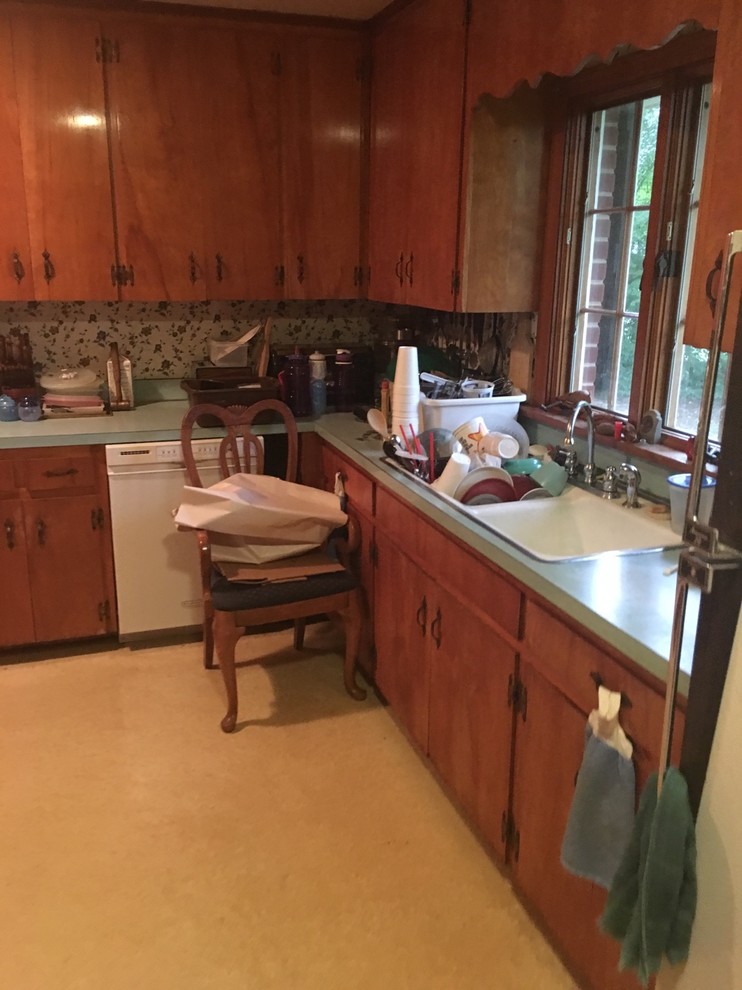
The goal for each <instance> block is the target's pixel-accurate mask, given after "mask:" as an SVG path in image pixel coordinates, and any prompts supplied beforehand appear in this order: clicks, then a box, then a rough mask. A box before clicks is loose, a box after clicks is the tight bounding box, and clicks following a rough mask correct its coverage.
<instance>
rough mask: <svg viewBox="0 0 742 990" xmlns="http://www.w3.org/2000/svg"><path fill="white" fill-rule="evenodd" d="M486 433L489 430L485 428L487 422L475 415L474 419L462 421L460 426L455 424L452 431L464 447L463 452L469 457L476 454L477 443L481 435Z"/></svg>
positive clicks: (483, 435)
mask: <svg viewBox="0 0 742 990" xmlns="http://www.w3.org/2000/svg"><path fill="white" fill-rule="evenodd" d="M488 433H489V430H488V429H487V424H486V423H485V422H484V420H483V419H482V417H481V416H475V418H474V419H468V420H467V421H466V422H465V423H462V424H461V426H457V427H456V429H455V430H454V431H453V435H454V436H455V437H456V439H457V440H458V441H459V443H460V444H461V446H462V447H463V448H464V453H466V454H468V455H469V456H470V457H471V456H472V455H474V454H476V452H477V444H478V443H479V441H480V440H481V439H482V437H485V436H487V434H488Z"/></svg>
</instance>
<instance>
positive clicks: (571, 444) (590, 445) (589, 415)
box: [562, 399, 595, 485]
mask: <svg viewBox="0 0 742 990" xmlns="http://www.w3.org/2000/svg"><path fill="white" fill-rule="evenodd" d="M583 409H584V410H585V420H586V422H587V464H585V467H584V468H583V469H582V476H583V478H584V479H585V482H586V483H587V484H588V485H591V484H592V483H593V481H594V480H595V460H594V458H595V431H594V428H593V410H592V406H591V405H590V403H589V402H587V401H586V400H585V399H580V401H579V402H578V403H577V405H576V406H575V407H574V409H573V410H572V415H571V417H570V420H569V423H568V424H567V432H566V434H565V437H564V441H563V444H562V446H563V449H564V450H566V452H567V459H566V461H565V462H564V466H565V467H566V469H567V474H568V475H569V477H570V478H574V477H575V475H576V474H577V467H578V465H577V451H576V450H575V440H574V432H575V423H576V422H577V420H578V419H579V416H580V413H581V412H582V411H583Z"/></svg>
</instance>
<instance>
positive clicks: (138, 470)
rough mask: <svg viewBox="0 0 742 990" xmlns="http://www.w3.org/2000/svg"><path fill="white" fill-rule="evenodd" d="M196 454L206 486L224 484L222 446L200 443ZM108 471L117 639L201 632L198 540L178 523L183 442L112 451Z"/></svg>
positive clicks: (121, 446) (115, 446) (213, 442)
mask: <svg viewBox="0 0 742 990" xmlns="http://www.w3.org/2000/svg"><path fill="white" fill-rule="evenodd" d="M193 451H194V455H195V457H196V459H197V460H198V461H200V462H206V464H207V466H206V467H205V468H202V469H201V470H202V471H205V475H203V474H202V478H203V481H204V484H205V485H209V484H213V483H214V482H216V481H218V480H219V468H218V464H217V457H218V452H219V440H218V439H216V440H194V441H193ZM212 464H213V466H211V465H212ZM106 465H107V470H108V489H109V495H110V500H111V530H112V533H113V557H114V568H115V574H116V602H117V605H118V618H119V639H120V640H126V639H136V638H137V637H138V636H143V635H145V634H151V633H157V632H166V631H167V630H174V629H193V628H197V627H199V626H200V625H201V622H202V620H203V610H202V605H201V577H200V573H199V561H198V548H197V544H196V537H195V536H194V535H193V533H184V532H179V531H178V530H177V529H176V528H175V523H174V522H173V509H177V507H178V506H179V505H180V502H181V496H182V493H183V485H184V484H186V473H185V466H184V464H183V457H182V453H181V447H180V442H179V441H173V442H170V443H168V442H155V443H116V444H109V445H108V446H107V447H106Z"/></svg>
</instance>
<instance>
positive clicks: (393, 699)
mask: <svg viewBox="0 0 742 990" xmlns="http://www.w3.org/2000/svg"><path fill="white" fill-rule="evenodd" d="M376 547H377V566H376V577H375V609H374V640H375V643H376V683H377V685H378V687H379V690H380V691H381V693H382V694H383V695H384V697H385V698H386V700H387V701H388V702H389V704H390V706H391V708H392V710H393V711H394V713H395V715H396V716H397V718H398V719H399V721H400V722H401V723H402V725H403V726H404V728H405V729H406V730H407V732H409V734H410V736H411V737H412V739H413V740H414V741H415V743H416V744H417V745H418V746H419V748H420V749H421V750H422V752H423V753H427V751H428V708H429V690H430V646H431V643H432V638H431V628H430V627H431V623H432V622H433V619H434V615H433V600H432V596H431V593H430V588H429V586H428V579H427V578H426V577H425V575H424V574H423V573H422V572H421V571H420V569H419V568H418V567H417V565H416V564H414V563H413V562H412V561H411V560H410V559H409V557H407V556H405V555H404V554H402V553H400V552H399V550H398V548H397V547H396V546H395V545H394V543H392V541H391V540H389V539H387V538H386V537H385V536H382V535H380V534H378V533H377V535H376Z"/></svg>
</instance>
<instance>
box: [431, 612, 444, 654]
mask: <svg viewBox="0 0 742 990" xmlns="http://www.w3.org/2000/svg"><path fill="white" fill-rule="evenodd" d="M441 619H442V616H441V610H440V608H437V609H436V610H435V618H434V619H433V621H432V622H431V623H430V635H431V636H432V637H433V642H434V643H435V648H436V650H440V648H441V639H442V638H443V637H442V636H441Z"/></svg>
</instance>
